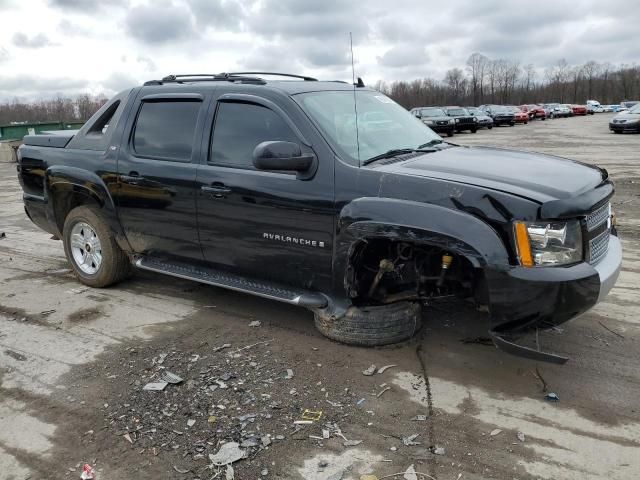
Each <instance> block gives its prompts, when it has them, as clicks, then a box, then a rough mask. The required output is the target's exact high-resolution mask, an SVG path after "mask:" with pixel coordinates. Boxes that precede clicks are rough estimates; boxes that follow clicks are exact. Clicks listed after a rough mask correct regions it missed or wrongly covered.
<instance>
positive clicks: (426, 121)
mask: <svg viewBox="0 0 640 480" xmlns="http://www.w3.org/2000/svg"><path fill="white" fill-rule="evenodd" d="M424 123H426V124H427V125H433V120H425V121H424Z"/></svg>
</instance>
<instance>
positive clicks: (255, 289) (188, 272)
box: [134, 257, 328, 308]
mask: <svg viewBox="0 0 640 480" xmlns="http://www.w3.org/2000/svg"><path fill="white" fill-rule="evenodd" d="M134 265H135V266H136V267H138V268H140V269H142V270H148V271H150V272H156V273H164V274H165V275H171V276H173V277H178V278H184V279H186V280H193V281H196V282H200V283H206V284H207V285H213V286H215V287H221V288H227V289H229V290H235V291H237V292H243V293H249V294H251V295H256V296H258V297H263V298H268V299H271V300H277V301H279V302H284V303H290V304H292V305H299V306H301V307H307V308H324V307H326V306H327V303H328V302H327V299H326V297H325V296H324V295H322V294H320V293H316V292H306V291H304V290H295V289H291V288H289V287H282V286H276V285H272V284H268V283H262V282H258V281H255V280H249V279H246V278H243V277H238V276H234V275H229V274H228V273H223V272H218V271H216V270H212V269H208V268H207V269H205V268H196V267H191V266H186V265H176V264H173V263H167V262H163V261H161V260H159V259H155V258H149V257H142V258H137V259H135V260H134Z"/></svg>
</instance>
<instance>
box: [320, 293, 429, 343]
mask: <svg viewBox="0 0 640 480" xmlns="http://www.w3.org/2000/svg"><path fill="white" fill-rule="evenodd" d="M315 324H316V328H317V329H318V330H319V331H320V333H322V334H323V335H324V336H326V337H329V338H331V339H332V340H336V341H338V342H341V343H346V344H348V345H361V346H368V347H374V346H378V345H389V344H391V343H398V342H402V341H404V340H408V339H409V338H411V337H412V336H413V335H415V334H416V332H418V331H419V330H420V327H421V326H422V306H421V305H420V304H419V303H415V302H398V303H393V304H390V305H382V306H369V307H366V306H365V307H355V306H352V307H349V309H348V310H347V312H346V313H345V314H344V315H343V316H342V317H340V318H334V317H332V316H330V315H327V314H326V313H324V312H322V311H319V312H315Z"/></svg>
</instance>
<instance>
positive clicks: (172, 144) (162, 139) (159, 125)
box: [133, 100, 202, 161]
mask: <svg viewBox="0 0 640 480" xmlns="http://www.w3.org/2000/svg"><path fill="white" fill-rule="evenodd" d="M201 105H202V102H199V101H178V100H174V101H171V100H168V101H160V102H143V103H142V108H141V109H140V113H139V114H138V119H137V120H136V126H135V130H134V134H133V149H134V151H135V152H136V155H139V156H142V157H151V158H158V159H165V160H178V161H189V160H190V159H191V150H192V148H193V137H194V134H195V131H196V123H197V121H198V112H199V111H200V106H201Z"/></svg>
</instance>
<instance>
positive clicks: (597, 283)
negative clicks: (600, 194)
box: [486, 234, 622, 363]
mask: <svg viewBox="0 0 640 480" xmlns="http://www.w3.org/2000/svg"><path fill="white" fill-rule="evenodd" d="M621 264H622V247H621V244H620V240H619V239H618V237H617V236H615V235H613V234H612V235H611V238H610V240H609V246H608V250H607V253H606V255H605V256H604V257H602V259H601V260H600V261H599V262H598V263H597V264H595V265H590V264H588V263H586V262H583V263H579V264H577V265H573V266H570V267H543V268H524V267H513V268H510V269H509V270H506V271H497V270H492V271H488V272H487V275H486V276H487V285H488V290H489V303H490V305H489V310H490V312H491V331H490V333H491V335H492V337H493V340H494V342H495V343H496V345H497V346H498V347H499V348H501V349H503V350H506V351H508V352H510V353H514V354H516V355H520V356H524V357H528V358H535V359H538V360H547V361H553V362H556V363H564V362H566V360H567V359H566V358H564V357H558V356H556V355H552V354H548V353H544V352H540V351H537V350H532V349H529V348H527V347H523V346H520V345H517V344H515V343H512V339H514V338H517V337H518V336H521V335H523V334H525V333H528V332H531V331H534V330H536V329H547V328H551V327H554V326H556V325H559V324H561V323H564V322H566V321H568V320H571V319H572V318H575V317H578V316H579V315H582V314H583V313H585V312H586V311H587V310H589V309H590V308H592V307H593V306H594V305H596V304H597V303H598V302H600V301H602V300H603V299H604V298H605V297H606V296H607V294H608V293H609V292H610V291H611V289H612V288H613V286H614V285H615V283H616V280H617V279H618V275H619V273H620V266H621Z"/></svg>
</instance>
